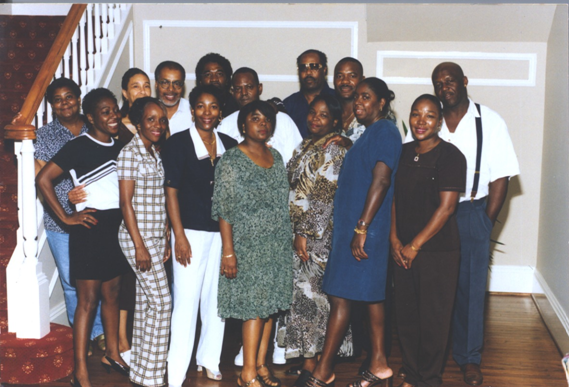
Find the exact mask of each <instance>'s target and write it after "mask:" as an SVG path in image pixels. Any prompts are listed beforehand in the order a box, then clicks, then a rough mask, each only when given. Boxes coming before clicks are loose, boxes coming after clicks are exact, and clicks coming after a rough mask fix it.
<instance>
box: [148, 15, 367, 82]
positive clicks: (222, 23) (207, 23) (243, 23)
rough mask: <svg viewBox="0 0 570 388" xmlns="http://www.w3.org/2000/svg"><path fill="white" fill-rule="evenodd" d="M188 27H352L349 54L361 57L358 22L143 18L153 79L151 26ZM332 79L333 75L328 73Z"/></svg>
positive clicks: (276, 77)
mask: <svg viewBox="0 0 570 388" xmlns="http://www.w3.org/2000/svg"><path fill="white" fill-rule="evenodd" d="M163 27H187V28H246V29H252V28H281V29H287V28H293V29H301V28H309V29H348V30H350V56H352V57H354V58H358V22H356V21H354V22H342V21H331V22H322V21H277V20H271V21H268V20H265V21H256V20H233V21H230V20H143V50H144V51H143V55H144V61H143V66H144V71H145V72H146V73H147V74H148V75H149V77H150V79H151V80H154V69H151V68H150V58H151V47H150V35H151V29H152V28H163ZM327 78H328V80H329V82H332V80H333V77H332V75H331V76H329V77H327ZM186 80H187V81H194V80H196V75H195V74H194V73H193V72H186ZM259 80H260V81H262V82H263V81H268V82H269V81H271V82H297V81H298V80H299V79H298V77H297V74H295V75H288V74H259Z"/></svg>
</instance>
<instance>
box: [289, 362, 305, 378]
mask: <svg viewBox="0 0 570 388" xmlns="http://www.w3.org/2000/svg"><path fill="white" fill-rule="evenodd" d="M302 370H303V363H301V364H299V365H295V366H292V367H291V368H289V369H287V370H286V371H285V374H286V375H287V376H299V375H300V374H301V371H302Z"/></svg>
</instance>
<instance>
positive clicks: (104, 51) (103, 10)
mask: <svg viewBox="0 0 570 388" xmlns="http://www.w3.org/2000/svg"><path fill="white" fill-rule="evenodd" d="M107 23H108V21H107V4H101V25H102V27H103V35H102V36H101V54H107V50H108V41H107V37H108V36H109V35H108V33H107V31H108V28H107V26H108V24H107Z"/></svg>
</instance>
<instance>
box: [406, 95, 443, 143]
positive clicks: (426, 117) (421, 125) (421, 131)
mask: <svg viewBox="0 0 570 388" xmlns="http://www.w3.org/2000/svg"><path fill="white" fill-rule="evenodd" d="M442 119H443V118H442V117H441V116H440V114H439V110H438V108H437V106H436V105H435V104H434V103H433V101H430V100H419V101H417V102H416V103H415V104H414V105H413V106H412V110H411V112H410V129H411V131H412V136H413V137H414V139H415V140H417V141H424V140H428V139H431V138H434V137H436V136H437V133H438V132H439V130H440V129H441V121H442ZM426 144H428V143H426Z"/></svg>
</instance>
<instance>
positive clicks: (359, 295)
mask: <svg viewBox="0 0 570 388" xmlns="http://www.w3.org/2000/svg"><path fill="white" fill-rule="evenodd" d="M401 150H402V137H401V136H400V132H399V131H398V128H397V127H396V125H395V124H394V123H393V122H392V121H389V120H385V119H383V120H379V121H376V122H375V123H374V124H372V125H371V126H369V127H368V128H366V131H364V133H363V134H362V136H361V137H360V139H359V140H358V141H357V142H356V143H355V144H354V146H353V147H352V148H351V149H350V150H349V151H348V153H347V154H346V157H345V159H344V164H343V166H342V169H341V171H340V176H339V178H338V189H337V191H336V194H335V199H334V216H333V219H334V229H333V238H332V250H331V253H330V257H329V260H328V263H327V267H326V270H325V275H324V279H323V291H324V292H326V293H327V294H329V295H333V296H337V297H341V298H345V299H350V300H358V301H366V302H375V301H382V300H384V299H385V291H386V272H387V267H388V254H389V249H390V243H389V234H390V221H391V220H390V217H391V214H392V198H393V195H394V180H395V176H396V170H397V167H398V160H399V158H400V153H401ZM378 162H382V163H384V164H386V165H387V166H388V167H389V168H390V169H391V170H392V172H391V182H392V184H391V185H390V188H389V189H388V193H387V194H386V197H385V198H384V201H383V202H382V206H381V207H380V209H379V210H378V212H377V213H376V216H375V217H374V219H373V221H372V223H371V224H370V226H369V228H368V233H367V237H366V242H365V244H364V251H365V252H366V253H367V254H368V259H366V260H361V261H360V262H359V261H357V260H356V259H355V258H354V256H353V255H352V251H351V249H350V242H351V240H352V237H353V235H354V228H355V227H356V223H357V222H358V220H359V219H360V216H361V214H362V210H363V209H364V203H365V202H366V196H367V194H368V189H369V187H370V184H371V183H372V171H373V170H374V167H375V166H376V163H378Z"/></svg>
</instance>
